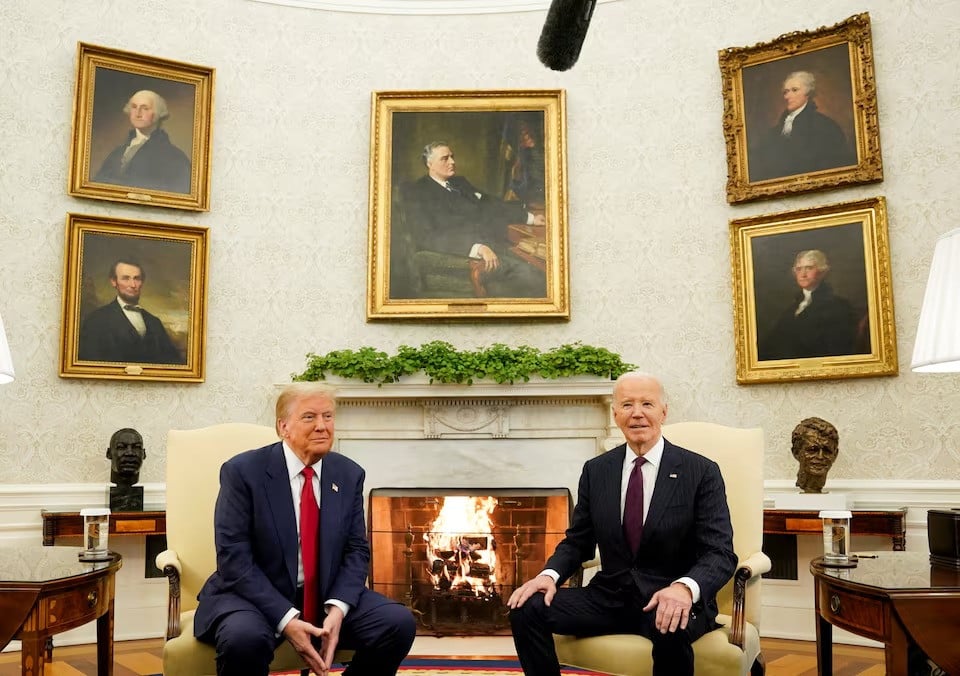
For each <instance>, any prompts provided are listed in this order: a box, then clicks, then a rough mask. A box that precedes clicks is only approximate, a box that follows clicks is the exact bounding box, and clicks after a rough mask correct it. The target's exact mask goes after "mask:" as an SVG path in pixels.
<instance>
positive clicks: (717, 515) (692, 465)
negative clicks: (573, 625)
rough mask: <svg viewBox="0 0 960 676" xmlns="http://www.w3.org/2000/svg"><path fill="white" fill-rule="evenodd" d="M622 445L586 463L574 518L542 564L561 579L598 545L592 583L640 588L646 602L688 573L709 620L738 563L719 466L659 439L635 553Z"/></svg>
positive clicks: (621, 590) (620, 589)
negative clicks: (623, 498) (629, 537)
mask: <svg viewBox="0 0 960 676" xmlns="http://www.w3.org/2000/svg"><path fill="white" fill-rule="evenodd" d="M627 450H628V449H627V446H626V444H624V445H621V446H618V447H616V448H614V449H613V450H611V451H607V452H606V453H604V454H603V455H600V456H597V457H596V458H592V459H591V460H588V461H587V462H586V463H585V464H584V466H583V472H582V473H581V475H580V485H579V488H578V497H577V506H576V507H575V508H574V511H573V520H572V522H571V525H570V528H568V529H567V532H566V536H565V537H564V539H563V541H561V542H560V544H559V545H557V549H556V551H555V552H554V554H553V556H551V557H550V559H549V560H548V561H547V563H546V565H545V568H551V569H553V570H555V571H557V572H558V573H560V582H564V581H565V580H566V579H567V578H569V577H570V576H571V575H573V574H574V573H575V572H577V571H578V570H579V568H580V564H582V563H583V562H584V561H587V560H589V559H591V558H593V556H594V553H595V550H596V548H597V547H599V549H600V563H601V570H600V572H598V573H597V574H596V575H595V576H594V578H593V579H592V580H591V581H590V585H591V587H593V586H594V585H599V586H600V587H601V589H604V590H606V591H609V592H610V593H614V594H620V593H631V594H633V592H635V591H636V590H638V591H639V598H641V599H643V603H644V604H645V603H646V602H647V601H648V600H649V599H650V597H651V596H652V595H653V593H654V592H656V591H657V590H659V589H662V588H664V587H666V586H668V585H670V583H672V582H673V581H675V580H676V579H677V578H680V577H684V576H687V577H691V578H693V579H694V580H696V582H697V584H699V585H700V601H699V602H698V603H697V605H696V606H695V607H696V608H697V610H699V612H701V613H704V614H705V615H706V617H707V618H709V620H710V621H711V622H712V621H713V619H714V618H715V617H716V614H717V605H716V595H717V592H718V591H719V590H720V589H721V587H723V585H725V584H726V583H727V582H728V581H729V580H730V578H731V577H732V576H733V573H734V571H735V570H736V565H737V556H736V554H735V553H734V551H733V527H732V526H731V524H730V510H729V508H728V507H727V498H726V492H725V489H724V484H723V477H722V476H721V475H720V468H719V467H718V466H717V464H716V463H715V462H713V461H712V460H709V459H707V458H705V457H703V456H702V455H698V454H697V453H694V452H692V451H688V450H686V449H684V448H680V447H679V446H675V445H674V444H672V443H670V442H669V441H667V440H666V439H664V448H663V456H662V459H661V465H660V469H659V471H658V473H657V482H656V485H655V487H654V490H653V497H652V499H651V502H650V508H649V510H648V512H647V518H646V519H645V520H644V525H643V536H642V538H641V540H640V547H639V549H638V550H637V554H636V556H634V555H633V554H632V553H631V552H630V548H629V547H628V545H627V541H626V538H625V537H624V535H623V526H622V523H621V517H620V481H621V477H622V470H623V461H624V454H625V453H626V452H627Z"/></svg>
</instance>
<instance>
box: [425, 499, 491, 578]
mask: <svg viewBox="0 0 960 676" xmlns="http://www.w3.org/2000/svg"><path fill="white" fill-rule="evenodd" d="M496 506H497V499H496V498H493V497H485V498H484V497H472V496H465V495H464V496H461V495H448V496H446V497H445V498H444V499H443V505H442V506H441V508H440V514H439V515H438V516H437V518H436V520H435V521H434V522H433V524H432V525H431V527H430V530H429V531H428V532H426V533H424V534H423V539H424V540H425V541H426V543H427V561H428V562H430V567H428V569H427V573H428V574H429V575H430V578H431V579H432V580H433V586H434V588H436V589H440V590H443V591H447V590H451V591H454V592H457V593H460V594H472V595H473V596H491V595H494V594H496V592H497V590H496V582H497V575H496V563H497V554H496V543H495V542H494V539H493V529H492V521H491V519H490V517H491V515H492V514H493V510H494V509H495V508H496Z"/></svg>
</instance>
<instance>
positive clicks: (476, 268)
mask: <svg viewBox="0 0 960 676" xmlns="http://www.w3.org/2000/svg"><path fill="white" fill-rule="evenodd" d="M483 273H484V269H483V261H470V283H471V284H472V285H473V295H474V296H476V297H477V298H486V296H487V287H485V286H484V285H483Z"/></svg>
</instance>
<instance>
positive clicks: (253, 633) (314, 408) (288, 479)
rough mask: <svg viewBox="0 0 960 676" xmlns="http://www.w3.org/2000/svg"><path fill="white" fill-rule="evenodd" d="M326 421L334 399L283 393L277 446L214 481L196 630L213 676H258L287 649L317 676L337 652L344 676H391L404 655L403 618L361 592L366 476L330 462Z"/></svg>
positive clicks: (316, 389) (325, 391)
mask: <svg viewBox="0 0 960 676" xmlns="http://www.w3.org/2000/svg"><path fill="white" fill-rule="evenodd" d="M335 413H336V402H335V399H334V393H333V390H332V389H331V388H329V387H327V386H325V385H322V384H317V383H295V384H293V385H290V386H288V387H286V388H285V389H284V390H283V392H281V393H280V396H279V397H278V399H277V408H276V415H277V434H278V435H279V436H280V437H281V439H282V441H280V442H277V443H275V444H271V445H269V446H265V447H263V448H259V449H256V450H252V451H247V452H246V453H241V454H240V455H238V456H236V457H234V458H232V459H231V460H229V461H227V462H226V463H224V464H223V467H222V468H221V470H220V495H219V496H218V497H217V506H216V511H215V514H214V529H215V537H216V547H217V571H216V572H215V573H214V574H213V575H211V576H210V578H209V579H208V580H207V582H206V584H204V586H203V589H201V590H200V594H199V597H198V598H199V601H200V603H199V606H198V608H197V612H196V615H195V618H194V634H195V635H196V637H197V638H198V639H200V640H202V641H205V642H208V643H212V644H214V645H215V646H216V648H217V674H218V676H227V675H238V676H248V675H249V676H265V675H266V674H267V673H268V666H269V664H270V661H271V659H272V658H273V652H274V650H275V649H276V647H277V645H279V644H280V643H281V642H282V641H283V640H284V639H286V640H287V641H289V642H290V643H291V644H292V645H293V646H294V648H296V650H297V652H298V653H300V655H301V656H302V657H303V658H304V660H305V661H306V663H307V665H308V666H309V667H310V668H311V670H313V672H314V673H316V674H318V675H320V674H324V675H325V674H326V673H327V672H328V670H329V669H330V666H331V661H332V659H333V654H334V651H335V650H336V649H337V648H338V647H339V648H347V649H352V650H355V651H356V653H355V655H354V658H353V660H352V662H351V663H350V665H349V666H348V667H347V669H346V671H344V674H346V675H351V674H352V675H361V676H388V675H391V674H395V673H396V671H397V667H398V666H399V665H400V662H402V661H403V658H404V657H406V655H407V653H408V652H409V650H410V646H411V645H412V643H413V638H414V634H415V632H416V627H415V623H414V619H413V615H412V613H411V612H410V610H409V609H408V608H406V607H405V606H403V605H402V604H400V603H398V602H396V601H393V600H391V599H388V598H386V597H385V596H383V595H381V594H378V593H377V592H374V591H371V590H369V589H367V588H366V586H365V581H366V577H367V571H368V567H369V562H370V546H369V543H368V541H367V538H366V529H365V526H364V514H363V480H364V476H365V473H364V470H363V468H361V467H360V466H359V465H357V464H356V463H355V462H353V461H352V460H350V459H348V458H346V457H344V456H343V455H341V454H339V453H330V449H331V447H332V446H333V430H334V417H335Z"/></svg>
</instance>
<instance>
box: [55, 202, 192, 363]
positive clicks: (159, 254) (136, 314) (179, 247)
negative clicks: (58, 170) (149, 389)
mask: <svg viewBox="0 0 960 676" xmlns="http://www.w3.org/2000/svg"><path fill="white" fill-rule="evenodd" d="M206 298H207V229H206V228H203V227H199V226H193V225H171V224H166V223H151V222H147V221H135V220H130V219H119V218H106V217H101V216H83V215H80V214H68V215H67V232H66V261H65V263H64V282H63V318H62V324H61V328H60V376H61V377H63V378H109V379H114V380H170V381H186V382H203V379H204V367H205V362H204V359H205V354H206Z"/></svg>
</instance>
